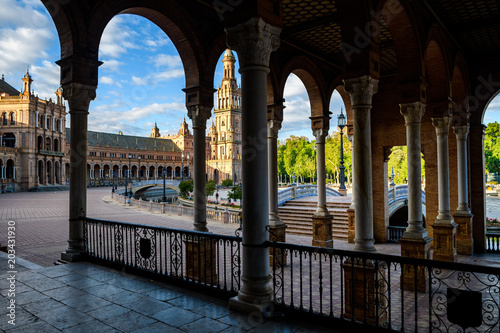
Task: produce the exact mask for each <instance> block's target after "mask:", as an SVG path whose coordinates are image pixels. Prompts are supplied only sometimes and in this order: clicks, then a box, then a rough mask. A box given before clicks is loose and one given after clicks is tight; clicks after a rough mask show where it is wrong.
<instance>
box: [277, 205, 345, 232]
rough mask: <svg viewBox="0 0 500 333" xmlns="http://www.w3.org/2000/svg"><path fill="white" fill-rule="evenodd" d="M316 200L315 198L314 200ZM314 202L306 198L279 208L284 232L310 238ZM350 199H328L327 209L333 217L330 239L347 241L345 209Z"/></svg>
mask: <svg viewBox="0 0 500 333" xmlns="http://www.w3.org/2000/svg"><path fill="white" fill-rule="evenodd" d="M314 199H316V198H314ZM316 205H317V203H316V201H315V200H314V201H311V200H310V199H309V200H308V198H301V199H295V200H290V201H288V202H286V203H285V204H283V205H282V206H280V207H279V211H278V212H279V217H280V219H281V220H282V221H283V222H284V223H285V224H286V225H287V228H286V232H287V233H289V234H294V235H303V236H311V237H312V235H313V231H312V216H313V214H314V212H315V211H316ZM350 205H351V198H346V197H328V200H327V208H328V211H329V212H330V214H331V215H332V216H333V221H332V237H333V238H334V239H342V240H347V229H348V216H347V209H348V208H349V206H350Z"/></svg>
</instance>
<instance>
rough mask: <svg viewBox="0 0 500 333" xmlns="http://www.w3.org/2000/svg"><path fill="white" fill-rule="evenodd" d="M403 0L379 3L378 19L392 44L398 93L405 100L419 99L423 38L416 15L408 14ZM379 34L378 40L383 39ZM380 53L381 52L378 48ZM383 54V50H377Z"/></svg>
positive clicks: (386, 0) (422, 65)
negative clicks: (388, 34) (386, 30)
mask: <svg viewBox="0 0 500 333" xmlns="http://www.w3.org/2000/svg"><path fill="white" fill-rule="evenodd" d="M411 13H412V11H410V10H408V8H407V4H406V2H405V1H399V0H385V1H382V2H381V3H380V4H379V7H378V11H377V14H379V15H378V16H379V17H378V22H379V23H380V24H384V25H386V27H387V28H388V30H389V33H390V40H388V41H384V42H388V43H389V44H390V43H392V44H393V48H394V52H395V58H396V66H397V74H398V81H399V83H400V84H399V89H400V94H401V96H402V97H403V98H404V99H407V100H408V101H409V102H414V101H418V100H420V98H421V97H425V96H421V89H420V81H421V78H422V77H423V76H424V71H425V69H424V62H423V52H422V49H423V42H425V40H424V41H422V39H423V38H422V37H421V36H422V35H423V34H424V33H423V31H422V29H421V27H422V26H423V24H420V20H421V18H420V17H416V16H414V15H412V14H411ZM383 39H384V37H383V36H382V35H381V36H380V38H378V40H379V41H380V40H383ZM379 46H380V45H379ZM382 53H383V52H382ZM381 56H383V54H381Z"/></svg>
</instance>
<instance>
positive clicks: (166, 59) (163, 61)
mask: <svg viewBox="0 0 500 333" xmlns="http://www.w3.org/2000/svg"><path fill="white" fill-rule="evenodd" d="M150 62H153V63H154V65H155V67H162V66H167V67H179V68H182V61H181V57H180V56H178V55H171V54H164V53H161V54H158V55H155V56H153V57H151V58H150Z"/></svg>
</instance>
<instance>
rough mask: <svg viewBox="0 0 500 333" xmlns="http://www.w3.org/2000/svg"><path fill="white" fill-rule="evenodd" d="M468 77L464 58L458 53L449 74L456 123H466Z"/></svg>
mask: <svg viewBox="0 0 500 333" xmlns="http://www.w3.org/2000/svg"><path fill="white" fill-rule="evenodd" d="M469 82H470V81H469V78H468V75H467V67H466V63H465V60H464V58H463V57H462V56H461V54H458V55H457V56H456V58H455V61H454V63H453V72H452V75H451V81H450V85H451V96H452V100H453V114H454V118H455V123H456V124H466V123H467V119H465V118H464V117H467V114H468V111H469V105H468V96H469V95H470V94H469V91H470V90H469V89H470V88H469V84H468V83H469Z"/></svg>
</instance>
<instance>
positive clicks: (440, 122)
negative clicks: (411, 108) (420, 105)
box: [432, 116, 450, 135]
mask: <svg viewBox="0 0 500 333" xmlns="http://www.w3.org/2000/svg"><path fill="white" fill-rule="evenodd" d="M432 125H433V126H434V127H435V128H436V135H448V134H449V132H450V117H449V116H445V117H439V118H432Z"/></svg>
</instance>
